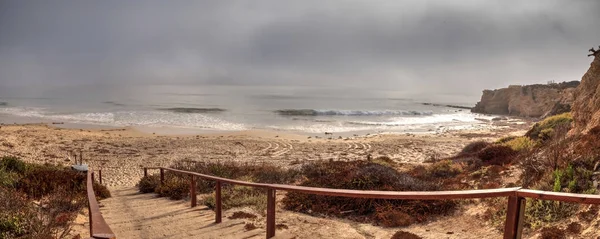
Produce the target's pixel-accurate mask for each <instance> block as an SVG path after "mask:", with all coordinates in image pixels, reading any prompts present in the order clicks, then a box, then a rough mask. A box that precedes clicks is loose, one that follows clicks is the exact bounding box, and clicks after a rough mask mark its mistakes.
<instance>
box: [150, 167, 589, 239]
mask: <svg viewBox="0 0 600 239" xmlns="http://www.w3.org/2000/svg"><path fill="white" fill-rule="evenodd" d="M148 169H158V170H160V182H161V184H162V183H163V182H164V179H165V176H164V175H165V170H166V171H171V172H174V173H179V174H184V175H188V176H189V177H190V195H191V206H192V207H195V206H196V205H197V201H196V196H195V195H196V177H198V178H202V179H205V180H212V181H216V186H215V201H216V203H215V214H216V215H215V222H216V223H220V222H221V217H222V205H223V204H222V198H221V187H222V184H223V183H229V184H235V185H241V186H249V187H256V188H264V189H265V190H266V192H267V238H271V237H274V236H275V192H276V190H283V191H288V192H300V193H308V194H317V195H325V196H339V197H351V198H373V199H404V200H408V199H409V200H446V199H470V198H491V197H508V208H507V213H506V220H505V223H504V238H505V239H513V238H521V232H522V229H523V220H524V218H525V217H524V211H525V198H534V199H541V200H553V201H563V202H575V203H586V204H600V195H587V194H575V193H557V192H545V191H538V190H529V189H522V188H520V187H515V188H499V189H484V190H465V191H426V192H417V191H412V192H397V191H363V190H347V189H331V188H314V187H303V186H292V185H282V184H265V183H252V182H245V181H238V180H233V179H227V178H220V177H215V176H210V175H205V174H200V173H195V172H190V171H184V170H179V169H173V168H167V167H147V168H143V170H144V176H148Z"/></svg>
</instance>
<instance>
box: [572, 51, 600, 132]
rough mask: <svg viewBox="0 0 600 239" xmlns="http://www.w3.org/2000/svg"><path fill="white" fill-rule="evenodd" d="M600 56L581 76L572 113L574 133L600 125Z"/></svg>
mask: <svg viewBox="0 0 600 239" xmlns="http://www.w3.org/2000/svg"><path fill="white" fill-rule="evenodd" d="M599 90H600V56H596V57H595V58H594V61H593V62H592V64H591V66H590V68H589V69H588V71H587V72H586V73H585V75H583V78H581V84H580V85H579V86H578V87H577V89H576V91H575V94H574V96H575V99H574V102H573V107H572V113H573V119H574V120H575V126H574V128H573V131H574V133H587V131H589V130H590V129H591V128H594V127H596V126H598V125H600V91H599Z"/></svg>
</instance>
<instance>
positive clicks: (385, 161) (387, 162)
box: [372, 156, 396, 167]
mask: <svg viewBox="0 0 600 239" xmlns="http://www.w3.org/2000/svg"><path fill="white" fill-rule="evenodd" d="M372 162H373V163H376V164H381V165H383V166H386V167H394V165H396V162H394V160H392V159H391V158H390V157H388V156H379V157H377V158H375V159H373V161H372Z"/></svg>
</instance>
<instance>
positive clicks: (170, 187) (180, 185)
mask: <svg viewBox="0 0 600 239" xmlns="http://www.w3.org/2000/svg"><path fill="white" fill-rule="evenodd" d="M155 192H156V193H157V194H158V195H159V196H160V197H168V198H170V199H173V200H181V199H183V198H185V197H187V196H188V195H189V193H190V185H189V182H188V181H186V180H184V179H182V178H179V177H170V178H168V179H165V182H164V183H163V184H162V185H159V186H158V187H156V189H155Z"/></svg>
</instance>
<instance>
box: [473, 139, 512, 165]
mask: <svg viewBox="0 0 600 239" xmlns="http://www.w3.org/2000/svg"><path fill="white" fill-rule="evenodd" d="M517 153H518V152H516V151H515V150H513V149H512V148H511V147H509V146H506V145H497V144H496V145H490V146H488V147H486V148H484V149H482V150H481V151H479V153H477V157H478V158H479V159H481V161H483V163H486V164H491V165H506V164H510V163H512V160H513V159H514V158H515V157H516V156H517Z"/></svg>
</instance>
